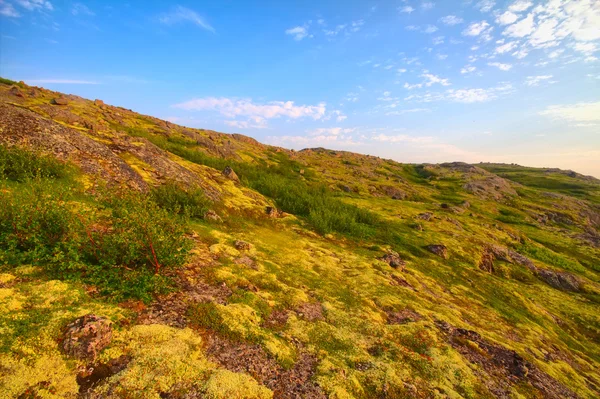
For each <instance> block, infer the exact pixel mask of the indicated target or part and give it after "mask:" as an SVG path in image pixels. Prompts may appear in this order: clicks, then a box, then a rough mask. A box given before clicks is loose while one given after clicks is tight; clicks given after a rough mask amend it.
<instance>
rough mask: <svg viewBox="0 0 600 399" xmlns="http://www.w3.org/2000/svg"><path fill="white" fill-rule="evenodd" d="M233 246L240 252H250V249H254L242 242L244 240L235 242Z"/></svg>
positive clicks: (247, 243)
mask: <svg viewBox="0 0 600 399" xmlns="http://www.w3.org/2000/svg"><path fill="white" fill-rule="evenodd" d="M233 246H234V247H235V249H237V250H238V251H249V250H250V248H252V245H251V244H250V243H249V242H246V241H242V240H235V241H234V243H233Z"/></svg>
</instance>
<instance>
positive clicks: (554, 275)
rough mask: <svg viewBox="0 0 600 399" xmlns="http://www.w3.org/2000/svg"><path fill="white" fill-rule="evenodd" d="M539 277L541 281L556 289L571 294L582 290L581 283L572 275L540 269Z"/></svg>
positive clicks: (538, 271) (538, 270)
mask: <svg viewBox="0 0 600 399" xmlns="http://www.w3.org/2000/svg"><path fill="white" fill-rule="evenodd" d="M537 275H538V277H539V278H540V280H542V281H543V282H545V283H546V284H548V285H549V286H551V287H554V288H556V289H559V290H562V291H570V292H577V291H580V290H581V281H580V280H579V279H578V278H577V277H575V276H573V275H572V274H569V273H566V272H555V271H553V270H548V269H539V268H538V269H537Z"/></svg>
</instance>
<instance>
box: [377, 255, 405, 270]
mask: <svg viewBox="0 0 600 399" xmlns="http://www.w3.org/2000/svg"><path fill="white" fill-rule="evenodd" d="M380 259H381V260H382V261H384V262H385V263H387V264H388V265H390V266H391V267H393V268H394V269H398V268H402V269H404V266H405V265H406V262H405V261H403V260H402V259H401V258H400V255H399V254H398V252H395V251H389V252H388V253H386V254H385V255H383V256H382V257H381V258H380Z"/></svg>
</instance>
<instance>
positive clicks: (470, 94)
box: [447, 89, 496, 104]
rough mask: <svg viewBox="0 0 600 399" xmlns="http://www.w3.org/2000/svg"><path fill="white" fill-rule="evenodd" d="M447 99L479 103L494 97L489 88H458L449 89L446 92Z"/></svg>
mask: <svg viewBox="0 0 600 399" xmlns="http://www.w3.org/2000/svg"><path fill="white" fill-rule="evenodd" d="M447 97H448V99H450V100H452V101H455V102H459V103H467V104H470V103H480V102H486V101H489V100H491V99H493V98H496V96H495V95H494V94H492V93H491V92H490V91H489V90H485V89H459V90H450V91H449V92H448V93H447Z"/></svg>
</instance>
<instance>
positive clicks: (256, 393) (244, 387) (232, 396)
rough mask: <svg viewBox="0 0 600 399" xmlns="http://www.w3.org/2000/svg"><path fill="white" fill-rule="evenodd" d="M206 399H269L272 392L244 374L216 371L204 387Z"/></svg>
mask: <svg viewBox="0 0 600 399" xmlns="http://www.w3.org/2000/svg"><path fill="white" fill-rule="evenodd" d="M205 395H206V398H207V399H271V398H272V397H273V392H272V391H271V390H270V389H269V388H267V387H265V386H262V385H259V384H258V383H257V382H256V380H254V379H253V378H252V377H250V376H249V375H246V374H240V373H234V372H231V371H228V370H217V371H215V372H214V373H213V374H212V375H211V376H210V378H209V379H208V381H207V383H206V385H205Z"/></svg>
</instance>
